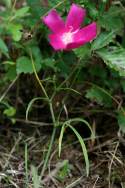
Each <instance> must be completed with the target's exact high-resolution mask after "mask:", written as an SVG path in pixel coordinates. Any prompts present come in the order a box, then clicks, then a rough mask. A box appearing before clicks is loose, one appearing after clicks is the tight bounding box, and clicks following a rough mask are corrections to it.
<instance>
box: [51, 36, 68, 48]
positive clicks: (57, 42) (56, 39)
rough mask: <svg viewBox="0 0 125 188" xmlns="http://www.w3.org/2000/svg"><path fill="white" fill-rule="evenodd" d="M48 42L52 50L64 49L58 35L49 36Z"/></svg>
mask: <svg viewBox="0 0 125 188" xmlns="http://www.w3.org/2000/svg"><path fill="white" fill-rule="evenodd" d="M49 40H50V44H51V46H52V47H53V48H54V50H62V49H65V47H66V46H65V44H64V43H63V42H62V40H61V36H60V35H58V34H50V35H49Z"/></svg>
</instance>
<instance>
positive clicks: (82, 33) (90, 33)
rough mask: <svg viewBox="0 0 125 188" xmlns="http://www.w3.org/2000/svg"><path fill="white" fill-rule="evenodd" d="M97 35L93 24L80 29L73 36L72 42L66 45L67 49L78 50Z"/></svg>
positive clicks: (95, 26)
mask: <svg viewBox="0 0 125 188" xmlns="http://www.w3.org/2000/svg"><path fill="white" fill-rule="evenodd" d="M96 35H97V25H96V23H95V22H93V23H92V24H90V25H88V26H86V27H84V28H83V29H80V30H79V31H78V32H76V33H75V34H74V38H73V42H72V43H70V44H68V45H67V47H66V48H67V49H73V48H78V47H80V46H81V45H84V44H85V43H87V42H90V41H91V40H93V39H94V38H95V37H96Z"/></svg>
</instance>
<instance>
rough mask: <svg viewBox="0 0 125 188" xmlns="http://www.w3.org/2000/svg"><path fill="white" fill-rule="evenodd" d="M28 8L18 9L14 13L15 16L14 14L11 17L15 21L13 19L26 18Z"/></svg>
mask: <svg viewBox="0 0 125 188" xmlns="http://www.w3.org/2000/svg"><path fill="white" fill-rule="evenodd" d="M29 8H30V7H28V6H25V7H23V8H20V9H18V10H16V11H15V14H14V16H13V19H15V18H21V17H24V16H26V14H27V13H28V11H29Z"/></svg>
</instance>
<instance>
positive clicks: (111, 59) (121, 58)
mask: <svg viewBox="0 0 125 188" xmlns="http://www.w3.org/2000/svg"><path fill="white" fill-rule="evenodd" d="M96 53H97V54H98V55H99V56H100V57H101V58H102V59H103V60H104V62H105V63H106V64H107V65H108V66H109V67H110V68H113V69H114V70H116V71H118V72H119V74H120V75H121V76H125V49H124V48H122V47H114V46H113V47H109V48H103V49H101V50H99V51H96Z"/></svg>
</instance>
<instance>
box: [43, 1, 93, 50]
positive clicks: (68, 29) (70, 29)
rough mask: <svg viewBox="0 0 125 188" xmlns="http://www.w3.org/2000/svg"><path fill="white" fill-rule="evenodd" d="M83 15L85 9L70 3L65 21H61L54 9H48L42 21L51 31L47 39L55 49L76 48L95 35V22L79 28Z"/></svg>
mask: <svg viewBox="0 0 125 188" xmlns="http://www.w3.org/2000/svg"><path fill="white" fill-rule="evenodd" d="M85 15H86V10H85V9H83V8H81V7H80V6H78V5H76V4H72V6H71V8H70V11H69V14H68V16H67V19H66V22H64V21H63V19H62V18H61V17H60V16H59V14H58V13H57V11H56V10H52V11H50V12H49V14H48V15H47V16H45V17H43V22H44V23H45V24H46V25H47V26H48V28H49V29H50V30H51V31H52V34H50V35H49V40H50V44H51V46H52V47H53V48H54V49H55V50H70V49H73V48H78V47H80V46H81V45H84V44H85V43H87V42H90V41H91V40H93V39H94V38H95V37H96V34H97V26H96V23H95V22H93V23H91V24H89V25H88V26H85V27H84V28H82V29H81V28H80V25H81V23H82V21H83V19H84V18H85Z"/></svg>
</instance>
